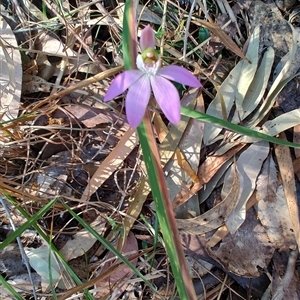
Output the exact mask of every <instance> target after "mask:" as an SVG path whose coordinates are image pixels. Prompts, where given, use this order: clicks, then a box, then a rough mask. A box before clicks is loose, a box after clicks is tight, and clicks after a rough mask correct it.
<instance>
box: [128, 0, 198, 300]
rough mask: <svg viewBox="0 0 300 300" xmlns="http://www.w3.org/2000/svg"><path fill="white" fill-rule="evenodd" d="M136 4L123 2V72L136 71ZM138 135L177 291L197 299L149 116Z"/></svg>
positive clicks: (185, 299) (182, 295)
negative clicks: (124, 70)
mask: <svg viewBox="0 0 300 300" xmlns="http://www.w3.org/2000/svg"><path fill="white" fill-rule="evenodd" d="M135 4H137V1H134V0H126V2H125V9H124V20H123V55H124V65H125V69H126V70H130V69H136V63H135V59H136V57H137V52H136V49H137V45H136V40H137V39H136V16H135V12H136V5H135ZM137 132H138V135H139V139H140V144H141V147H142V151H143V158H144V161H145V164H146V168H147V173H148V178H149V184H150V187H151V190H152V196H153V199H154V202H155V205H156V213H157V216H158V221H159V224H160V228H161V231H162V234H163V238H164V242H165V246H166V251H167V254H168V257H169V260H170V264H171V267H172V271H173V275H174V278H175V282H176V286H177V291H178V293H179V297H180V299H182V300H189V299H190V300H194V299H197V297H196V294H195V289H194V287H193V284H192V280H191V278H190V275H189V272H188V268H187V265H186V261H185V256H184V252H183V248H182V243H181V239H180V235H179V232H178V229H177V225H176V221H175V216H174V213H173V210H172V205H171V202H170V198H169V194H168V190H167V186H166V182H165V178H164V173H163V169H162V167H161V163H160V158H159V154H158V150H157V146H156V142H155V138H154V135H153V131H152V127H151V122H150V119H149V117H148V115H147V114H146V115H145V118H144V120H143V121H142V123H141V124H140V125H139V126H138V128H137Z"/></svg>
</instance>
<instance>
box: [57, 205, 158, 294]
mask: <svg viewBox="0 0 300 300" xmlns="http://www.w3.org/2000/svg"><path fill="white" fill-rule="evenodd" d="M61 203H62V205H63V206H64V207H65V208H66V209H67V210H68V212H69V213H70V214H71V215H72V216H73V218H74V219H75V220H77V221H78V222H79V223H80V224H81V225H82V226H83V227H84V228H85V229H86V230H88V231H89V232H90V233H91V234H92V235H93V236H95V237H96V238H97V240H98V241H99V242H100V243H101V244H102V245H104V246H105V247H106V248H107V249H108V250H109V251H111V252H112V253H113V254H114V255H115V256H117V257H118V258H119V259H120V260H121V261H122V262H123V263H124V264H126V265H127V266H128V267H129V268H130V269H132V271H133V272H134V273H135V274H136V275H137V276H139V277H140V278H141V279H143V280H144V282H145V283H146V284H147V285H148V286H149V287H150V288H151V289H152V290H153V291H154V292H155V293H157V291H156V289H155V287H154V286H153V285H152V284H151V282H150V281H149V280H148V279H147V278H146V277H145V276H144V275H143V274H142V273H141V272H140V271H139V270H138V269H137V268H136V267H135V266H134V265H133V264H132V263H131V262H130V261H129V260H128V259H127V258H126V257H124V256H123V255H122V254H121V253H120V252H119V251H118V250H117V249H116V248H115V247H114V246H113V245H112V244H111V243H109V242H108V241H107V240H106V239H105V238H103V237H102V236H101V235H99V233H98V232H97V231H95V230H94V229H93V228H92V227H91V226H89V224H88V223H86V222H85V221H84V220H83V219H82V218H80V217H79V216H78V215H77V214H76V213H75V212H74V211H73V210H72V209H71V208H70V207H69V206H68V205H67V204H65V203H64V202H63V201H62V202H61Z"/></svg>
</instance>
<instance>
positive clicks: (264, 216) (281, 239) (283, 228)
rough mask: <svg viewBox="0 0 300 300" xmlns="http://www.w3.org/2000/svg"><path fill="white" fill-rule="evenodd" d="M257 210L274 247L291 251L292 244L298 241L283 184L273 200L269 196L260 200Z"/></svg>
mask: <svg viewBox="0 0 300 300" xmlns="http://www.w3.org/2000/svg"><path fill="white" fill-rule="evenodd" d="M256 210H257V216H258V218H259V220H260V222H261V224H262V225H263V226H264V228H265V230H266V233H267V235H268V237H269V239H270V242H271V243H272V247H275V248H276V249H279V251H280V252H281V251H289V249H290V246H291V245H295V243H296V241H295V235H294V233H293V231H292V228H293V224H292V222H291V218H290V214H289V210H288V207H287V203H286V199H285V195H284V191H283V187H282V185H280V186H279V187H278V189H277V191H276V195H275V198H272V199H271V201H268V199H267V198H266V199H261V200H259V201H258V203H257V206H256Z"/></svg>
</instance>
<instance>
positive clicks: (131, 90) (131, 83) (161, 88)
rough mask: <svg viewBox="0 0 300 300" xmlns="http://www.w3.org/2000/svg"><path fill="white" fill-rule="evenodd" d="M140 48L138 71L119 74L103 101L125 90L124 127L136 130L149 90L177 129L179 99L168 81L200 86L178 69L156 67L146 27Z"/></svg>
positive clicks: (151, 38) (157, 61) (150, 32)
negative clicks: (127, 125) (125, 119)
mask: <svg viewBox="0 0 300 300" xmlns="http://www.w3.org/2000/svg"><path fill="white" fill-rule="evenodd" d="M140 46H141V50H142V54H141V55H140V54H139V55H138V56H137V59H136V65H137V68H138V70H128V71H124V72H123V73H121V74H119V75H118V76H117V77H116V78H115V79H114V81H113V82H112V84H111V86H110V87H109V89H108V91H107V93H106V95H105V97H104V101H110V100H112V99H113V98H115V97H116V96H118V95H120V94H122V93H123V92H125V90H127V89H128V93H127V96H126V101H125V105H126V116H127V120H128V123H129V124H130V125H131V126H132V127H134V128H136V127H137V126H138V125H139V124H140V122H141V121H142V119H143V117H144V115H145V112H146V109H147V105H148V103H149V99H150V95H151V89H152V91H153V94H154V97H155V99H156V101H157V102H158V104H159V106H160V108H161V110H162V111H163V113H164V114H165V116H166V117H167V119H168V120H169V121H170V122H171V123H173V124H175V125H177V124H178V123H179V121H180V97H179V94H178V91H177V89H176V88H175V86H174V85H173V84H172V83H171V82H170V81H169V80H172V81H176V82H179V83H181V84H184V85H187V86H190V87H201V83H200V82H199V80H198V79H197V78H196V77H195V76H194V75H192V74H191V73H190V72H189V71H188V70H186V69H184V68H182V67H179V66H174V65H171V66H166V67H162V68H161V67H160V58H159V55H158V54H157V53H156V52H155V50H154V48H155V38H154V31H153V29H152V28H151V27H150V25H148V26H146V27H145V28H144V29H143V31H142V33H141V38H140Z"/></svg>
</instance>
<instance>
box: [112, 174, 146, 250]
mask: <svg viewBox="0 0 300 300" xmlns="http://www.w3.org/2000/svg"><path fill="white" fill-rule="evenodd" d="M150 191H151V189H150V187H149V184H148V182H147V179H146V178H145V177H142V179H141V181H140V184H139V187H138V189H137V191H136V193H135V195H134V199H133V201H130V202H129V207H128V209H127V211H126V215H125V216H124V221H123V223H122V226H123V229H124V233H123V234H122V235H121V236H120V238H119V242H118V247H117V249H121V248H122V245H123V244H124V241H125V240H126V238H127V236H128V234H129V232H130V230H131V227H132V226H133V224H134V222H135V221H136V219H137V218H138V216H139V215H140V213H141V211H142V208H143V205H144V203H145V201H146V199H147V197H148V194H149V193H150Z"/></svg>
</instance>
